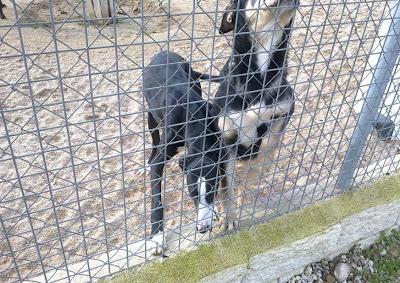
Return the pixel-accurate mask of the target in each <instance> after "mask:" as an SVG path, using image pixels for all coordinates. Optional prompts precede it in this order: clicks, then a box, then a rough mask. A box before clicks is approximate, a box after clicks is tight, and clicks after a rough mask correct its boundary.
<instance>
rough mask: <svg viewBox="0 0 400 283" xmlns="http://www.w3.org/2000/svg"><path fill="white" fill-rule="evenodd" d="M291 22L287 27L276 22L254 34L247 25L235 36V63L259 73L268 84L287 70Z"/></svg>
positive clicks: (265, 83)
mask: <svg viewBox="0 0 400 283" xmlns="http://www.w3.org/2000/svg"><path fill="white" fill-rule="evenodd" d="M290 27H291V23H289V24H288V25H287V26H286V27H285V28H281V27H278V25H276V24H275V23H271V24H268V25H266V26H264V27H263V29H262V31H260V32H257V33H254V34H252V33H251V32H250V29H249V28H248V27H247V26H243V28H242V29H241V32H239V33H237V34H236V35H235V38H234V50H235V53H236V54H235V56H234V62H235V65H236V66H237V65H239V64H241V65H244V66H245V67H246V68H247V69H248V71H249V72H252V73H253V74H257V75H259V76H260V79H261V80H262V81H263V85H264V86H265V85H268V84H269V83H270V81H271V80H272V79H273V78H276V75H277V73H279V72H282V71H283V72H285V71H286V70H285V69H286V53H287V44H288V39H289V32H290Z"/></svg>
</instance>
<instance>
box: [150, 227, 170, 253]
mask: <svg viewBox="0 0 400 283" xmlns="http://www.w3.org/2000/svg"><path fill="white" fill-rule="evenodd" d="M150 245H151V246H150V249H151V250H152V254H153V255H157V256H158V255H162V254H164V252H165V251H166V250H167V243H166V241H165V235H164V234H163V233H162V232H160V233H158V234H156V235H154V236H153V237H152V238H151V240H150Z"/></svg>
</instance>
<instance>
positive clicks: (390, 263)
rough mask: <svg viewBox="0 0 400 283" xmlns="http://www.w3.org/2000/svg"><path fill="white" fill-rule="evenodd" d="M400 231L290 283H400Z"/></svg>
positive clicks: (307, 271) (308, 270) (311, 267)
mask: <svg viewBox="0 0 400 283" xmlns="http://www.w3.org/2000/svg"><path fill="white" fill-rule="evenodd" d="M399 252H400V230H394V231H392V232H391V233H390V234H388V235H382V236H381V237H380V238H379V239H378V240H377V241H376V242H375V243H374V244H373V245H371V246H370V247H368V248H365V249H362V248H361V246H360V245H356V246H354V247H353V248H352V249H351V250H349V252H348V253H345V254H341V255H339V256H337V257H335V258H334V259H333V260H331V261H329V260H326V259H323V260H321V261H319V262H315V263H312V264H310V265H309V266H307V267H306V268H305V269H304V271H303V273H302V274H299V275H297V276H294V277H292V278H291V279H290V280H289V281H288V282H289V283H315V282H317V283H322V282H328V283H336V282H337V283H345V282H346V283H368V282H400V257H399Z"/></svg>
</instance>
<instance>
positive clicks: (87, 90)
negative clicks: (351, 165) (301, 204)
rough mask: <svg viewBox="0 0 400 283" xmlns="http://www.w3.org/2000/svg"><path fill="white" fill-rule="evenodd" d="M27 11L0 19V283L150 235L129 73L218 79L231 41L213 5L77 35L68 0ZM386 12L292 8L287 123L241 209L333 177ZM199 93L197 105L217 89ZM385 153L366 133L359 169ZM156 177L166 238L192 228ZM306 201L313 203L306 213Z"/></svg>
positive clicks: (174, 174) (150, 4)
mask: <svg viewBox="0 0 400 283" xmlns="http://www.w3.org/2000/svg"><path fill="white" fill-rule="evenodd" d="M29 3H30V2H29V1H28V0H20V1H17V4H18V6H19V7H16V11H19V12H18V15H19V16H20V15H21V13H20V11H21V9H22V8H24V7H28V8H27V10H26V12H25V14H26V15H25V16H23V17H22V18H21V19H20V21H19V22H18V23H20V24H19V25H18V24H15V22H16V20H15V14H14V9H13V5H12V3H6V4H7V5H8V7H7V8H6V9H5V10H4V13H5V14H6V16H7V17H8V19H7V20H2V21H0V38H1V41H0V103H1V114H2V119H1V120H0V150H1V151H0V164H1V170H0V186H1V190H0V217H1V218H0V220H1V224H2V233H1V234H0V235H1V241H0V280H1V281H14V280H16V279H18V275H17V274H18V273H19V276H21V278H30V277H33V276H34V275H36V274H40V273H41V272H42V268H41V265H40V262H42V263H43V266H45V268H54V267H61V266H63V265H65V263H67V264H71V263H74V262H78V261H82V260H85V259H86V258H87V257H91V256H93V255H95V254H99V253H103V252H105V251H107V250H111V249H114V248H123V247H124V246H125V245H126V244H127V243H133V242H135V241H138V240H140V239H142V238H143V236H144V234H145V231H148V227H149V223H150V221H149V217H148V216H149V207H150V203H149V199H150V198H149V196H150V193H149V183H148V182H149V180H148V178H147V177H145V176H142V175H140V170H141V169H143V167H144V165H145V164H146V161H145V160H147V157H148V154H149V150H150V148H151V144H150V143H149V134H148V132H147V130H146V117H145V115H144V107H145V106H144V100H143V97H142V95H141V72H142V68H143V66H146V64H147V62H148V61H149V59H150V58H151V57H152V56H153V55H154V54H155V53H156V52H158V51H159V50H160V49H166V48H169V49H170V50H172V51H175V52H177V53H179V54H181V55H182V56H184V57H187V58H188V60H191V61H192V63H193V67H194V69H196V70H198V71H203V72H207V73H210V72H212V73H213V74H218V71H219V70H220V69H221V67H222V65H223V64H224V62H225V60H226V58H227V56H229V55H230V52H231V47H230V40H231V35H229V34H228V35H225V36H221V35H219V34H218V32H217V31H216V29H215V27H216V26H218V23H219V17H220V16H221V13H218V14H217V13H216V7H218V11H222V10H223V9H224V7H225V6H226V3H227V1H226V0H223V1H218V2H216V1H214V0H201V1H196V5H195V12H196V13H198V14H195V15H193V14H192V11H193V4H192V2H191V1H178V0H174V1H171V2H170V4H169V5H170V10H171V13H170V14H171V16H170V17H167V13H166V12H165V11H166V10H165V9H167V8H168V3H163V4H162V5H159V3H158V2H157V1H156V0H148V1H145V4H144V7H143V8H144V12H143V14H144V15H145V17H143V19H142V17H141V10H142V7H140V4H139V3H140V1H129V2H125V3H122V4H121V5H120V6H121V7H122V9H124V11H126V12H127V13H128V14H129V15H130V16H132V18H133V19H131V20H128V19H123V20H120V21H119V22H118V23H117V24H116V25H108V26H102V25H95V24H93V23H91V24H87V25H84V24H83V23H82V13H83V11H84V10H83V8H82V5H81V4H79V3H78V2H76V1H75V0H70V1H68V2H67V1H64V0H57V1H52V7H49V6H48V2H47V1H44V0H38V1H34V2H33V3H32V4H29ZM216 3H218V6H216ZM386 4H387V1H349V0H342V1H340V0H321V1H313V0H302V7H301V8H300V9H299V12H298V13H297V15H296V20H295V25H294V26H295V28H294V30H293V35H292V39H291V46H290V53H289V56H288V64H289V79H290V82H291V84H292V85H293V88H294V90H295V93H296V108H295V114H294V115H293V117H292V119H291V121H290V125H289V126H288V128H287V132H286V134H285V136H284V140H283V144H282V146H281V147H280V149H279V157H278V158H277V159H276V164H274V166H273V170H272V173H271V174H268V175H266V174H263V176H262V178H258V179H257V180H247V179H246V175H247V171H248V170H257V168H252V169H250V168H249V166H251V164H249V163H241V164H237V166H236V177H237V181H238V182H239V181H241V182H242V183H244V184H245V185H247V186H246V190H245V194H246V195H247V196H246V200H247V201H250V200H251V199H254V197H251V196H250V195H256V196H257V197H256V199H257V204H258V205H264V206H265V209H267V208H268V196H269V195H270V194H279V193H281V192H283V191H288V190H291V189H293V188H295V187H304V186H305V185H307V184H310V183H315V182H323V181H324V180H326V179H327V178H328V177H329V176H331V174H336V173H337V171H338V169H339V166H340V164H341V161H342V160H343V157H344V154H345V152H346V148H347V145H348V141H349V138H350V137H351V133H352V130H353V129H354V126H355V123H356V121H355V115H354V114H355V113H354V112H353V110H352V104H353V103H354V100H355V97H356V94H357V90H358V86H359V84H360V81H361V78H362V73H363V71H364V70H365V69H366V68H367V69H368V68H370V67H368V66H367V67H366V60H367V56H368V54H369V53H370V48H371V45H372V43H373V40H374V38H375V37H376V31H377V29H378V26H379V19H381V17H382V15H383V14H386V13H387V7H386ZM73 9H75V10H73ZM49 10H50V11H52V12H53V14H52V17H50V16H49ZM73 11H76V12H73ZM142 20H143V21H142ZM48 21H55V22H56V24H55V25H49V24H46V22H48ZM35 22H37V23H36V24H33V23H35ZM142 23H144V24H142ZM192 27H193V30H192ZM141 30H144V33H142V32H141ZM86 35H87V37H86ZM116 46H118V47H116ZM56 51H58V52H56ZM22 54H25V55H26V56H22ZM60 81H62V83H61V84H60ZM202 86H203V91H204V96H205V97H206V96H207V97H209V98H211V97H212V96H213V95H214V94H215V91H216V88H217V87H218V85H217V84H211V85H210V84H209V83H207V82H204V83H203V85H202ZM393 152H394V149H393V146H392V145H390V144H385V143H383V142H380V141H378V140H377V138H376V134H375V133H374V134H372V135H371V140H370V143H369V146H368V149H367V154H366V155H365V156H364V159H363V160H362V164H363V165H367V164H369V163H371V162H373V161H374V160H377V159H379V158H381V157H383V156H387V155H388V154H392V153H393ZM166 176H167V180H166V182H165V190H164V191H165V195H164V198H165V207H166V218H167V221H166V227H167V228H170V227H176V226H180V225H185V224H187V223H191V222H193V221H194V219H195V218H194V212H193V204H192V202H191V201H190V197H189V196H188V193H187V189H184V188H183V187H184V183H183V178H182V175H181V171H180V169H179V167H178V166H177V165H176V159H175V160H173V161H172V162H171V164H170V165H169V166H168V168H167V174H166ZM253 201H254V200H253ZM311 201H315V199H313V198H312V196H311V197H309V198H308V199H307V200H305V202H311ZM218 209H219V210H220V207H219V208H218ZM29 220H31V221H29ZM5 231H7V232H6V233H4V232H5ZM62 250H64V254H63V253H62ZM132 256H134V255H132ZM13 257H14V258H15V261H13ZM15 264H17V265H18V269H17V268H15Z"/></svg>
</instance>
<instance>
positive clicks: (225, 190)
mask: <svg viewBox="0 0 400 283" xmlns="http://www.w3.org/2000/svg"><path fill="white" fill-rule="evenodd" d="M235 159H236V155H235V154H234V153H233V154H232V153H230V154H228V160H227V161H226V162H225V169H224V172H223V177H222V188H221V193H220V195H221V198H222V206H223V208H224V214H225V223H224V226H225V227H224V228H225V230H226V231H229V230H233V229H235V228H236V225H237V216H236V196H235V193H234V190H235V188H234V184H233V173H234V166H235Z"/></svg>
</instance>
